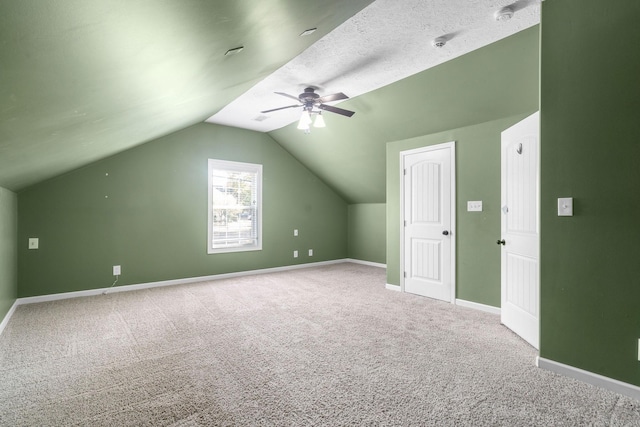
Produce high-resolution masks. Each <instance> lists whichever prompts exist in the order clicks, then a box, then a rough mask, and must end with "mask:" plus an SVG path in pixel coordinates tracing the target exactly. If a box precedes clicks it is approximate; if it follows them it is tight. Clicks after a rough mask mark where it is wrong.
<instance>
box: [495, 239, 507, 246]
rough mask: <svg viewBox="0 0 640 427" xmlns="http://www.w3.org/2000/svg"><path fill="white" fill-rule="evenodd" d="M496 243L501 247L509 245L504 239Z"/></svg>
mask: <svg viewBox="0 0 640 427" xmlns="http://www.w3.org/2000/svg"><path fill="white" fill-rule="evenodd" d="M496 243H497V244H499V245H506V244H507V242H505V241H504V239H502V240H498V241H497V242H496Z"/></svg>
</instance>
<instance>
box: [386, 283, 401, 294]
mask: <svg viewBox="0 0 640 427" xmlns="http://www.w3.org/2000/svg"><path fill="white" fill-rule="evenodd" d="M384 288H385V289H388V290H390V291H396V292H400V290H401V289H400V286H398V285H392V284H391V283H387V284H386V285H384Z"/></svg>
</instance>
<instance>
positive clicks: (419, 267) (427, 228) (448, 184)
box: [400, 142, 455, 302]
mask: <svg viewBox="0 0 640 427" xmlns="http://www.w3.org/2000/svg"><path fill="white" fill-rule="evenodd" d="M400 161H401V165H400V170H401V187H402V188H401V192H400V195H401V210H402V215H401V222H402V224H401V233H400V235H401V265H402V266H403V272H404V274H403V275H402V277H401V288H402V290H403V291H405V292H411V293H414V294H418V295H423V296H427V297H430V298H436V299H439V300H443V301H448V302H454V301H455V237H454V236H455V230H454V225H455V143H454V142H449V143H445V144H438V145H434V146H429V147H423V148H420V149H416V150H409V151H403V152H401V153H400Z"/></svg>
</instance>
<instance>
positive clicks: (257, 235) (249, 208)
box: [207, 159, 262, 254]
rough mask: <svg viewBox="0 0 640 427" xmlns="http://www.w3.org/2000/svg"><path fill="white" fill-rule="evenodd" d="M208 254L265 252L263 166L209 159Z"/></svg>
mask: <svg viewBox="0 0 640 427" xmlns="http://www.w3.org/2000/svg"><path fill="white" fill-rule="evenodd" d="M208 230H209V236H208V245H207V246H208V252H209V253H210V254H213V253H220V252H239V251H256V250H261V249H262V165H256V164H253V163H240V162H230V161H226V160H215V159H209V227H208Z"/></svg>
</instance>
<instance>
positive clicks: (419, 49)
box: [207, 0, 540, 132]
mask: <svg viewBox="0 0 640 427" xmlns="http://www.w3.org/2000/svg"><path fill="white" fill-rule="evenodd" d="M505 6H510V7H511V8H512V9H513V10H514V12H515V13H514V15H513V18H512V19H510V20H507V21H497V20H496V19H495V17H494V14H495V12H496V11H498V10H500V9H501V8H503V7H505ZM539 21H540V5H539V0H517V1H515V2H513V0H376V1H375V2H373V3H372V4H371V5H369V6H368V7H366V8H365V9H363V10H362V11H361V12H359V13H358V14H356V15H355V16H353V17H352V18H351V19H350V20H348V21H346V22H344V23H343V24H342V25H341V26H339V27H337V28H336V29H335V30H334V31H332V32H331V33H329V34H327V35H326V36H325V37H323V38H322V39H320V40H319V41H318V42H316V43H315V44H313V45H312V46H310V47H309V48H308V49H307V50H305V51H304V52H303V53H301V54H300V55H299V56H297V57H296V58H294V59H293V60H292V61H291V62H289V63H288V64H286V65H284V66H283V67H282V68H280V69H278V70H277V71H276V72H274V73H273V74H271V75H270V76H269V77H267V78H266V79H264V80H262V81H261V82H260V83H258V84H257V85H255V86H254V87H252V88H251V89H250V90H249V91H248V92H246V93H244V94H243V95H242V96H240V97H239V98H237V99H235V100H234V101H233V102H231V103H230V104H228V105H227V106H226V107H224V108H223V109H222V110H220V111H219V112H218V113H216V114H215V115H213V116H212V117H210V118H209V119H207V122H210V123H218V124H223V125H227V126H234V127H240V128H245V129H251V130H255V131H261V132H269V131H272V130H275V129H279V128H281V127H283V126H286V125H288V124H290V123H292V122H294V121H296V120H298V119H299V117H300V113H301V111H302V108H299V109H298V108H291V109H286V110H280V111H275V112H271V113H268V114H261V113H260V111H263V110H269V109H272V108H278V107H283V106H287V105H292V104H295V101H293V100H291V99H288V98H286V97H283V96H280V95H277V94H274V92H285V93H288V94H291V95H294V96H297V95H298V94H299V93H301V92H302V90H303V89H304V88H305V87H307V86H314V87H316V88H317V89H318V90H317V92H318V93H319V94H320V95H321V96H322V95H328V94H332V93H335V92H344V93H345V94H346V95H348V96H349V97H351V98H353V97H356V96H358V95H362V94H364V93H367V92H370V91H373V90H375V89H378V88H380V87H382V86H386V85H388V84H391V83H393V82H396V81H398V80H401V79H404V78H406V77H409V76H411V75H413V74H416V73H419V72H421V71H424V70H426V69H428V68H431V67H434V66H436V65H438V64H441V63H443V62H446V61H448V60H451V59H453V58H456V57H458V56H461V55H464V54H466V53H468V52H471V51H473V50H475V49H478V48H481V47H483V46H486V45H488V44H490V43H493V42H496V41H498V40H500V39H502V38H505V37H508V36H510V35H512V34H515V33H517V32H519V31H522V30H524V29H526V28H529V27H531V26H533V25H536V24H537V23H539ZM303 30H304V29H301V32H302V31H303ZM438 37H443V38H444V39H445V40H447V43H446V45H445V46H444V47H442V48H434V47H433V46H432V44H431V43H432V41H433V40H434V39H436V38H438ZM240 54H242V53H240ZM331 104H333V105H335V104H336V103H331ZM356 114H357V111H356ZM258 118H261V119H262V120H256V119H258ZM344 119H345V120H348V118H344Z"/></svg>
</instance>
